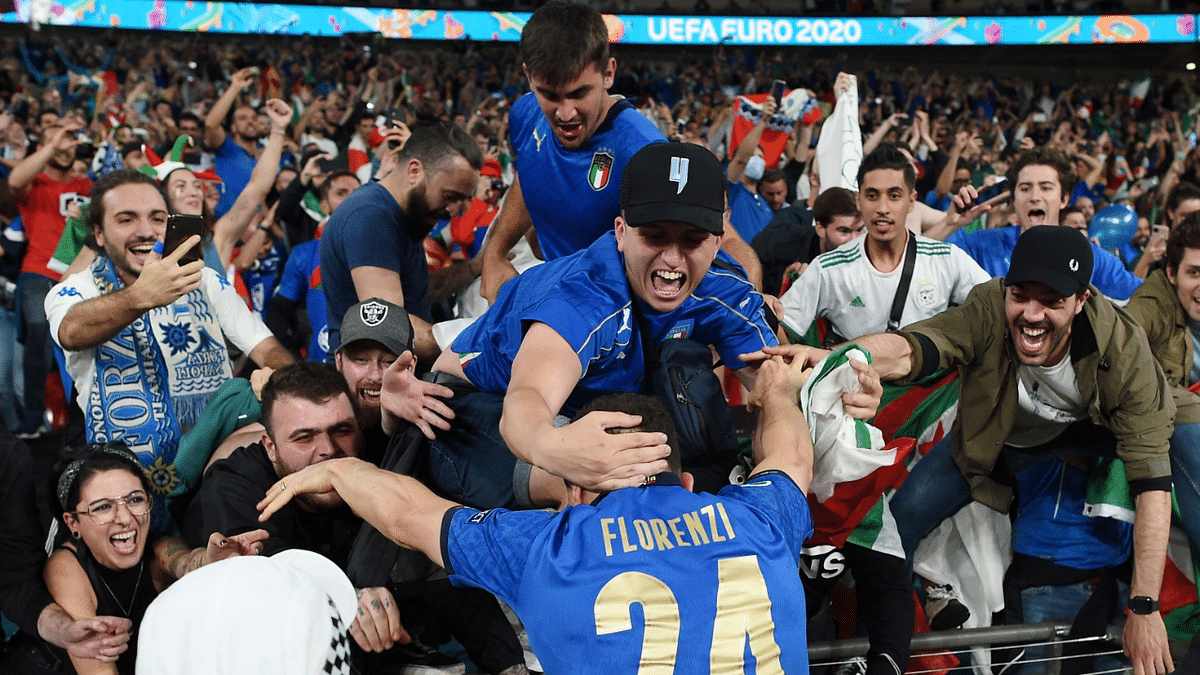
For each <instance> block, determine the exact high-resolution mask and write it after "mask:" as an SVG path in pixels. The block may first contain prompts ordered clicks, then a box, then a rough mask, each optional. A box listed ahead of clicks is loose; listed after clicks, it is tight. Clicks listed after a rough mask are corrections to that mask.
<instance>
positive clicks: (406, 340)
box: [338, 298, 413, 356]
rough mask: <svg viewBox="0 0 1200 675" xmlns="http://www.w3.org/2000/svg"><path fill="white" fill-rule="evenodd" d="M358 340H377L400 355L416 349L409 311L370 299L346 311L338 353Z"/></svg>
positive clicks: (382, 301)
mask: <svg viewBox="0 0 1200 675" xmlns="http://www.w3.org/2000/svg"><path fill="white" fill-rule="evenodd" d="M359 340H374V341H376V342H378V343H379V344H381V345H383V346H384V347H387V348H388V349H390V350H391V351H392V353H393V354H396V355H397V356H399V355H400V354H402V353H404V352H405V351H412V348H413V327H412V321H410V320H409V318H408V312H406V311H404V308H403V307H401V306H399V305H394V304H392V303H390V302H388V301H387V300H380V299H379V298H368V299H367V300H363V301H362V302H360V303H358V304H357V305H353V306H351V307H350V309H348V310H346V316H344V317H343V318H342V341H341V343H340V344H339V345H338V351H339V352H340V351H342V350H343V349H345V348H346V347H347V346H348V345H350V344H353V343H355V342H357V341H359Z"/></svg>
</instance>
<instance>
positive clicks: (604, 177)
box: [588, 148, 615, 192]
mask: <svg viewBox="0 0 1200 675" xmlns="http://www.w3.org/2000/svg"><path fill="white" fill-rule="evenodd" d="M613 161H615V160H614V158H613V152H612V150H609V149H607V148H601V149H599V150H597V151H596V152H595V154H593V155H592V165H591V167H589V168H588V185H591V186H592V189H593V190H596V191H597V192H599V191H600V190H603V189H604V187H605V186H606V185H608V179H609V178H611V177H612V168H613Z"/></svg>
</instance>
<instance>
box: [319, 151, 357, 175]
mask: <svg viewBox="0 0 1200 675" xmlns="http://www.w3.org/2000/svg"><path fill="white" fill-rule="evenodd" d="M319 164H320V165H321V173H333V172H334V171H349V170H350V158H349V157H348V156H345V155H343V156H341V157H335V158H333V159H322V160H321V161H320V162H319Z"/></svg>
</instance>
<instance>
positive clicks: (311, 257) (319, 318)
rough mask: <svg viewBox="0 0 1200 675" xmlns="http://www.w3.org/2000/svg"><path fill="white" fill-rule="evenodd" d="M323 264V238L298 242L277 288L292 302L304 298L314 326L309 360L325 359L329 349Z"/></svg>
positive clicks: (278, 291)
mask: <svg viewBox="0 0 1200 675" xmlns="http://www.w3.org/2000/svg"><path fill="white" fill-rule="evenodd" d="M320 265H321V240H319V239H314V240H312V241H306V242H304V243H303V244H298V245H297V246H296V248H293V249H292V253H291V255H289V256H288V260H287V264H286V265H284V266H283V279H281V280H280V281H279V288H278V289H277V290H276V291H275V292H276V293H277V294H278V295H282V296H283V297H285V298H287V299H288V300H291V301H292V302H300V299H301V298H304V309H305V311H306V312H307V313H308V325H309V327H310V328H312V338H311V339H310V340H309V342H308V360H309V361H324V360H325V355H326V354H327V353H328V352H329V326H328V325H326V322H325V289H324V288H323V287H322V286H321V272H320Z"/></svg>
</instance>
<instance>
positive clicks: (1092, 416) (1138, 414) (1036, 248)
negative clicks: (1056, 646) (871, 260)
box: [812, 186, 1200, 674]
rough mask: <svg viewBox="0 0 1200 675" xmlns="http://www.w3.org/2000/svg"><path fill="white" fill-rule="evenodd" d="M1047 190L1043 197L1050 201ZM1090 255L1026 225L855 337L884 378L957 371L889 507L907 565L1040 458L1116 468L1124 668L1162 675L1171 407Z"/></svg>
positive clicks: (1138, 336) (1077, 241) (1066, 234)
mask: <svg viewBox="0 0 1200 675" xmlns="http://www.w3.org/2000/svg"><path fill="white" fill-rule="evenodd" d="M1054 187H1055V189H1053V190H1048V192H1050V193H1051V195H1053V196H1058V194H1059V191H1058V190H1057V186H1054ZM1018 190H1020V186H1018ZM1056 215H1057V214H1056ZM1093 251H1094V249H1093V247H1092V246H1091V245H1090V244H1089V242H1088V241H1087V239H1086V238H1085V237H1084V236H1083V235H1082V234H1080V233H1079V231H1078V230H1075V229H1072V228H1067V227H1033V228H1031V229H1029V230H1028V231H1027V232H1025V233H1024V234H1022V235H1021V237H1020V239H1018V240H1017V243H1016V246H1015V247H1014V248H1013V250H1012V256H1011V258H1012V263H1011V265H1010V266H1009V267H1008V274H1007V275H1006V276H1005V277H1004V278H1003V279H993V280H992V281H989V282H986V283H983V284H980V285H978V286H976V287H975V289H974V290H972V291H971V294H970V296H968V298H967V301H966V302H965V303H963V304H962V305H960V306H958V307H953V308H950V309H948V310H946V311H945V312H942V313H941V314H939V315H937V316H935V317H932V318H930V319H926V320H924V321H920V322H918V323H915V324H912V325H910V326H908V327H906V328H905V329H904V330H901V331H899V332H898V333H884V334H875V335H868V336H865V337H862V338H859V339H858V340H856V342H857V343H858V344H859V345H860V346H861V347H863V348H864V349H867V350H868V351H870V353H871V355H872V356H873V360H872V364H873V365H874V366H875V368H877V369H878V370H879V374H880V376H881V377H882V378H883V379H884V380H895V381H898V382H900V383H901V384H905V383H910V382H913V381H916V380H919V379H920V378H922V377H926V376H928V375H929V374H931V373H933V372H934V371H936V370H939V369H948V368H958V369H959V371H960V373H961V382H962V394H961V398H960V404H959V410H960V414H959V416H958V419H957V420H955V422H954V428H953V429H952V431H951V433H950V434H949V435H948V436H946V437H945V438H944V439H943V440H942V441H941V442H939V443H938V444H936V445H934V447H933V448H932V449H930V451H929V452H928V453H926V454H925V456H924V457H922V459H921V461H920V462H919V463H918V464H917V465H916V467H915V468H914V469H913V471H912V473H910V474H909V476H908V477H907V478H906V479H905V481H904V483H903V484H902V485H901V486H900V489H899V490H897V491H896V493H895V494H894V495H893V496H892V499H891V501H890V503H889V506H890V507H891V510H892V514H893V516H894V517H895V521H896V524H897V525H898V527H899V531H900V537H901V542H902V544H903V546H904V551H905V553H906V555H907V556H908V560H909V561H910V564H911V561H912V555H913V552H914V551H915V550H916V548H917V545H918V544H919V543H920V542H921V540H922V539H924V538H925V536H926V535H928V534H929V533H930V532H932V531H933V530H934V528H936V527H937V526H938V524H940V523H941V522H942V521H943V520H945V519H946V518H948V517H950V516H952V515H953V514H954V513H956V512H957V511H958V510H959V509H961V508H963V507H964V506H966V505H967V504H968V503H970V502H971V501H972V500H975V501H978V502H980V503H982V504H984V505H986V506H988V507H990V508H992V509H995V510H997V511H1000V512H1002V513H1003V512H1006V511H1007V510H1008V509H1009V507H1010V505H1011V501H1012V492H1013V491H1012V487H1011V485H1012V481H1011V476H1013V475H1015V474H1017V473H1018V472H1020V470H1021V469H1023V468H1025V467H1027V466H1029V465H1030V463H1031V462H1033V461H1036V460H1037V459H1039V458H1042V457H1045V456H1047V455H1049V454H1064V455H1085V456H1091V457H1096V456H1104V457H1117V458H1119V459H1120V460H1121V461H1122V464H1123V465H1124V468H1125V473H1126V476H1127V478H1128V481H1129V491H1130V494H1131V495H1132V498H1133V499H1134V500H1135V505H1136V506H1135V514H1136V515H1135V520H1134V530H1133V551H1134V561H1133V578H1132V583H1131V584H1130V595H1131V596H1132V597H1131V598H1130V601H1129V605H1128V608H1129V617H1128V619H1127V621H1126V623H1125V629H1124V635H1123V640H1122V642H1123V644H1124V646H1125V653H1126V654H1127V655H1128V656H1130V657H1131V658H1132V659H1133V661H1134V672H1137V673H1146V674H1149V673H1164V672H1167V671H1170V670H1171V669H1172V667H1171V656H1170V652H1169V650H1168V648H1167V635H1166V629H1165V627H1164V625H1163V621H1162V617H1161V615H1160V614H1159V613H1158V611H1157V609H1158V602H1157V598H1158V592H1159V587H1160V586H1161V584H1162V573H1163V566H1164V564H1165V559H1166V547H1167V535H1168V530H1169V526H1170V518H1171V492H1170V491H1171V460H1170V457H1169V449H1168V448H1169V441H1170V438H1171V434H1172V432H1173V431H1174V428H1175V427H1174V424H1173V421H1172V420H1173V418H1174V415H1175V402H1174V401H1173V400H1172V397H1171V395H1170V392H1169V391H1168V389H1167V380H1166V378H1164V376H1163V371H1162V370H1161V369H1160V368H1159V366H1158V363H1157V362H1156V361H1155V356H1154V354H1153V353H1152V352H1151V349H1150V346H1149V344H1148V343H1147V340H1146V334H1145V333H1144V332H1142V329H1141V328H1140V327H1139V326H1138V325H1137V324H1136V323H1135V322H1134V320H1133V319H1132V318H1131V317H1130V316H1129V315H1128V314H1125V313H1124V312H1122V311H1120V310H1118V309H1117V308H1116V307H1114V306H1113V304H1112V303H1111V302H1110V301H1109V300H1107V299H1106V298H1104V297H1103V296H1101V295H1100V293H1099V291H1098V290H1097V289H1096V287H1095V286H1093V285H1091V284H1089V283H1088V280H1089V279H1091V278H1092V261H1093V255H1094V253H1093ZM1095 255H1097V256H1099V255H1102V254H1095ZM821 356H822V354H821V353H820V352H814V353H813V356H812V358H814V359H819V358H821ZM1180 450H1183V449H1182V448H1181V449H1180ZM1190 450H1191V448H1187V450H1186V451H1190ZM1181 505H1182V501H1181ZM1197 517H1200V515H1197V514H1191V513H1187V512H1185V513H1184V514H1183V518H1184V520H1185V521H1188V520H1194V519H1196V518H1197Z"/></svg>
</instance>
